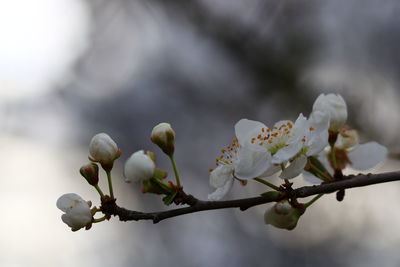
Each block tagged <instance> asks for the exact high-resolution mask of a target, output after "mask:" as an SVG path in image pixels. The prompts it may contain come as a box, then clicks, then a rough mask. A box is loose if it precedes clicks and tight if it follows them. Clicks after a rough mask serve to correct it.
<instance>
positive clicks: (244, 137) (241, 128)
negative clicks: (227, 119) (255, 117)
mask: <svg viewBox="0 0 400 267" xmlns="http://www.w3.org/2000/svg"><path fill="white" fill-rule="evenodd" d="M262 128H268V127H267V126H265V125H264V124H263V123H261V122H259V121H252V120H248V119H241V120H240V121H238V122H237V123H236V124H235V134H236V137H237V139H238V140H239V144H241V145H244V144H246V143H247V142H250V139H251V137H255V136H257V134H259V133H261V129H262Z"/></svg>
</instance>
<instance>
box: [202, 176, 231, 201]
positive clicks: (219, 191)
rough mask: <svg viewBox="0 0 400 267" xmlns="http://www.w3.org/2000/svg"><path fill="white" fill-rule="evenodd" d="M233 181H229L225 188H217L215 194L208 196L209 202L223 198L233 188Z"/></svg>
mask: <svg viewBox="0 0 400 267" xmlns="http://www.w3.org/2000/svg"><path fill="white" fill-rule="evenodd" d="M232 184H233V179H229V180H228V181H227V182H226V183H225V184H224V186H222V187H219V188H217V190H215V191H214V192H212V193H211V194H209V195H208V200H211V201H217V200H220V199H221V198H223V197H224V196H225V195H226V194H227V193H228V192H229V190H230V189H231V188H232Z"/></svg>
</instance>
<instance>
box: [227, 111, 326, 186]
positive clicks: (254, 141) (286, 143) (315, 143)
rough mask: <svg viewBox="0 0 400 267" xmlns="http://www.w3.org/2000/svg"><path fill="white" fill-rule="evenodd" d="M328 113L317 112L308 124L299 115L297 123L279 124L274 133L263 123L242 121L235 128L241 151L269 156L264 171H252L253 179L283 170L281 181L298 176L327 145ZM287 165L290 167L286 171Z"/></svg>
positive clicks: (273, 129)
mask: <svg viewBox="0 0 400 267" xmlns="http://www.w3.org/2000/svg"><path fill="white" fill-rule="evenodd" d="M328 119H329V117H328V116H327V114H326V113H323V112H315V113H314V114H313V116H312V117H311V118H310V119H309V120H307V118H306V117H304V116H303V114H300V115H299V117H298V118H297V120H296V122H295V123H292V122H291V121H279V122H277V123H276V124H275V125H274V127H273V128H272V129H270V128H268V127H267V126H265V125H264V124H263V123H261V122H257V121H252V120H247V119H242V120H240V121H239V122H238V123H237V124H236V125H235V131H236V136H237V138H238V140H239V143H240V145H241V146H242V147H246V148H248V149H249V150H251V149H255V150H261V151H263V152H264V153H266V154H267V156H266V157H265V158H266V159H267V160H268V161H267V162H264V163H265V164H264V168H263V169H262V168H259V169H258V170H257V171H255V170H253V171H252V172H251V171H249V176H252V177H257V176H260V177H267V176H270V175H272V174H274V173H276V172H278V171H280V170H281V169H284V170H283V172H282V174H281V178H283V179H290V178H294V177H296V176H298V175H299V174H300V173H301V171H302V170H303V168H304V167H305V165H306V163H307V157H308V156H311V155H317V154H318V153H319V152H320V151H322V150H323V149H324V148H325V147H326V146H327V144H328V123H329V121H328ZM287 162H290V164H289V166H288V167H287V168H285V166H286V164H287Z"/></svg>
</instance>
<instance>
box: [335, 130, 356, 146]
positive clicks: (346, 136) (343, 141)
mask: <svg viewBox="0 0 400 267" xmlns="http://www.w3.org/2000/svg"><path fill="white" fill-rule="evenodd" d="M358 143H359V138H358V133H357V130H345V131H342V132H341V133H340V134H339V135H338V138H337V140H336V144H335V146H336V147H337V148H340V149H350V148H353V147H355V146H357V145H358Z"/></svg>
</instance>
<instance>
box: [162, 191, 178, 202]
mask: <svg viewBox="0 0 400 267" xmlns="http://www.w3.org/2000/svg"><path fill="white" fill-rule="evenodd" d="M177 194H178V191H174V192H172V193H170V194H169V195H167V196H165V197H164V198H163V199H162V200H163V202H164V204H165V205H167V206H169V205H171V204H172V202H174V199H175V197H176V195H177Z"/></svg>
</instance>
